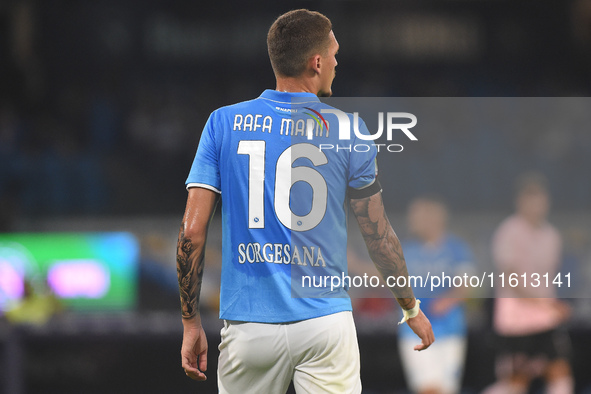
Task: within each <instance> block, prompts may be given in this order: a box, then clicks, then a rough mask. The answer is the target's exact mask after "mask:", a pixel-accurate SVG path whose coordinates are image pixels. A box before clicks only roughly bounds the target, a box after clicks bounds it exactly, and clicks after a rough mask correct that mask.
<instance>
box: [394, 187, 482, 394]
mask: <svg viewBox="0 0 591 394" xmlns="http://www.w3.org/2000/svg"><path fill="white" fill-rule="evenodd" d="M447 220H448V210H447V207H446V205H445V203H444V202H443V201H442V200H441V199H439V198H437V197H436V196H423V197H419V198H416V199H414V200H413V201H412V202H411V204H410V206H409V210H408V226H409V229H410V232H411V233H412V235H413V236H414V238H412V239H410V240H407V241H405V242H403V243H402V246H403V249H404V255H405V258H406V261H407V262H408V264H409V274H410V275H419V276H422V277H423V278H425V277H427V276H428V273H430V274H431V275H442V274H443V273H445V274H446V275H450V276H454V275H459V276H462V275H464V274H465V273H470V272H472V271H473V264H472V252H471V251H470V249H469V247H468V245H466V243H465V242H464V241H462V240H461V239H459V238H458V237H456V236H453V235H450V234H448V231H447ZM436 290H437V291H436V292H434V293H433V294H430V296H431V297H430V298H424V299H423V300H422V304H421V308H423V310H424V311H426V312H427V314H428V315H429V318H430V321H431V324H432V326H433V333H434V334H435V335H436V336H437V342H436V343H434V344H433V346H431V348H430V349H429V351H428V352H426V353H416V352H413V351H412V350H411V349H409V342H412V341H413V340H414V339H413V338H412V331H411V330H409V329H407V327H401V329H400V331H399V336H398V338H399V341H398V344H399V346H398V349H399V352H400V358H401V360H402V365H403V367H404V373H405V376H406V380H407V383H408V385H409V387H410V388H411V390H412V391H413V392H415V393H419V394H439V393H442V394H453V393H459V392H460V387H461V382H462V372H463V369H464V360H465V357H466V342H467V338H466V336H467V327H466V321H465V316H464V301H465V299H466V297H467V295H468V289H467V288H466V287H455V288H449V287H440V288H437V289H436Z"/></svg>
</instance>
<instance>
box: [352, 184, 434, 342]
mask: <svg viewBox="0 0 591 394" xmlns="http://www.w3.org/2000/svg"><path fill="white" fill-rule="evenodd" d="M351 208H352V210H353V213H354V214H355V217H356V218H357V222H358V223H359V229H360V230H361V234H362V235H363V239H364V240H365V245H366V246H367V250H368V252H369V256H370V257H371V259H372V261H373V262H374V264H375V265H376V268H377V269H378V271H379V272H380V274H381V275H382V278H384V280H386V279H387V278H388V277H394V278H397V277H399V276H404V277H406V278H408V270H407V268H406V262H405V261H404V254H403V253H402V246H401V245H400V241H399V240H398V237H397V236H396V233H394V230H393V229H392V226H391V225H390V221H389V220H388V216H387V215H386V211H385V210H384V202H383V200H382V193H381V192H378V193H376V194H374V195H373V196H370V197H366V198H360V199H351ZM406 282H407V286H406V287H391V288H390V290H391V291H392V293H393V294H394V296H395V297H396V300H397V301H398V304H400V306H401V307H402V309H406V310H408V309H412V308H414V306H415V303H416V299H415V297H414V295H413V291H412V288H411V287H410V284H408V281H406ZM408 325H409V326H410V327H411V328H412V330H413V331H414V332H415V334H417V335H418V336H419V338H421V340H422V344H420V345H417V346H415V350H424V349H426V348H428V347H429V346H430V345H431V343H433V341H434V340H435V337H434V335H433V330H432V329H431V323H429V320H428V319H427V317H426V316H425V315H424V314H423V312H422V311H420V312H419V314H418V315H417V316H416V317H414V318H411V319H409V320H408Z"/></svg>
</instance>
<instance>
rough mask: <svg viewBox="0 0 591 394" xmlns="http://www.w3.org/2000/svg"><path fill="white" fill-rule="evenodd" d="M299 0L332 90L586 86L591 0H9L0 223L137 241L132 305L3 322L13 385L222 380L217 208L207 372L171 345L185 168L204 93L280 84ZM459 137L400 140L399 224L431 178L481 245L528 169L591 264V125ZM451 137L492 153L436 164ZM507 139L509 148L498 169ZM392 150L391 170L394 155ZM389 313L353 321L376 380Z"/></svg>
mask: <svg viewBox="0 0 591 394" xmlns="http://www.w3.org/2000/svg"><path fill="white" fill-rule="evenodd" d="M302 7H303V8H309V9H313V10H318V11H321V12H323V13H325V14H326V15H327V16H329V17H330V18H331V20H332V22H333V26H334V32H335V34H336V37H337V39H338V41H339V43H340V51H339V56H338V59H339V66H338V69H337V71H338V72H337V78H336V80H335V82H334V85H333V92H334V94H335V96H398V97H424V96H428V97H438V96H465V97H488V96H494V97H505V96H511V97H530V96H535V97H546V96H548V97H554V96H581V97H586V96H589V94H590V93H591V0H560V1H546V0H539V1H514V0H465V1H464V0H454V1H451V0H436V1H413V2H408V1H396V0H395V1H363V2H362V1H352V0H351V1H346V0H325V1H291V2H277V1H248V2H200V1H186V0H167V1H160V0H143V1H139V0H117V1H108V0H95V1H74V0H43V1H42V0H37V1H35V0H0V231H2V232H4V233H19V232H55V231H67V232H86V231H119V230H122V231H128V232H131V233H133V234H134V236H136V237H137V239H138V240H139V242H140V245H141V258H140V261H139V262H138V268H137V269H138V276H137V278H138V283H139V286H138V289H139V290H138V295H137V306H136V307H134V308H132V309H130V310H128V311H124V312H120V313H104V314H100V313H99V314H97V313H93V314H90V313H87V314H84V313H83V314H80V313H75V314H74V313H68V311H67V310H66V312H65V313H64V314H62V315H60V316H59V317H57V318H55V319H52V320H50V321H49V322H48V323H46V324H44V325H41V326H39V325H37V326H34V327H31V326H24V327H20V326H19V327H14V326H12V325H10V324H8V323H6V322H2V321H0V351H1V352H2V353H0V354H2V355H4V358H3V359H2V360H3V361H0V367H1V368H0V387H2V388H4V392H5V393H7V394H13V393H14V394H20V393H58V392H59V393H177V392H178V393H180V392H191V391H198V392H216V391H215V390H216V389H215V373H214V371H215V351H216V346H217V343H218V342H217V341H219V336H217V333H216V330H217V329H218V327H219V322H218V321H217V320H216V317H215V314H216V312H215V311H216V308H217V305H216V302H217V293H216V292H217V290H216V289H217V287H216V286H217V282H216V281H217V280H218V279H216V272H217V271H216V270H217V269H218V268H216V261H217V260H219V259H218V257H219V254H218V253H219V251H218V248H219V245H220V243H221V240H220V236H219V223H217V222H216V223H214V228H215V231H217V233H215V234H217V235H214V236H212V240H211V241H210V243H211V246H210V248H209V249H210V251H208V260H209V261H210V262H209V266H211V267H212V268H211V269H210V268H209V267H208V268H207V269H208V270H209V271H208V274H209V275H210V278H212V279H211V285H210V287H211V289H207V288H206V289H204V291H205V292H206V295H208V298H207V299H209V300H210V301H208V302H209V304H210V305H209V310H210V311H211V313H210V315H209V317H211V319H210V321H209V320H208V324H210V326H211V327H212V328H211V329H210V330H209V331H208V332H209V333H211V334H210V349H211V355H210V359H211V360H213V361H212V365H211V367H210V373H209V382H208V383H205V384H202V385H197V384H193V383H192V382H190V381H188V380H187V379H186V378H185V377H184V374H183V373H182V369H181V368H180V362H179V360H178V359H179V357H178V350H179V348H180V339H181V327H180V316H179V314H178V313H177V311H178V301H177V299H178V297H177V290H176V283H175V281H176V272H175V268H174V240H175V237H176V232H177V229H178V224H179V223H180V218H181V215H182V211H183V208H184V202H185V199H186V191H185V189H184V181H185V178H186V176H187V174H188V170H189V168H190V165H191V162H192V159H193V155H194V153H195V150H196V147H197V143H198V140H199V136H200V133H201V129H202V127H203V125H204V123H205V121H206V120H207V117H208V116H209V114H210V113H211V111H213V110H214V109H216V108H218V107H220V106H222V105H227V104H231V103H234V102H238V101H242V100H246V99H250V98H254V97H256V96H258V95H259V94H260V93H261V92H262V90H264V89H266V88H274V78H273V74H272V70H271V66H270V64H269V61H268V58H267V55H266V32H267V30H268V28H269V26H270V25H271V23H272V22H273V20H274V19H275V18H276V17H277V16H278V15H280V14H281V13H283V12H285V11H287V10H289V9H294V8H302ZM451 137H452V138H443V137H441V136H440V137H439V138H435V137H433V138H427V137H425V138H424V141H425V142H424V143H423V144H420V146H419V145H417V150H416V154H415V155H414V156H410V155H407V156H404V155H399V156H396V159H395V160H396V161H397V162H396V164H395V165H396V166H399V168H405V176H404V177H401V178H400V179H399V180H398V181H397V182H391V183H388V182H386V186H385V189H389V190H385V191H386V192H387V193H388V195H389V196H391V197H390V201H389V208H390V209H391V210H392V215H393V217H394V218H396V219H397V220H393V223H394V225H395V227H396V229H397V231H398V229H399V228H400V232H401V233H402V234H404V231H405V230H404V229H403V226H404V220H403V219H402V217H401V214H402V212H403V211H404V209H405V208H406V206H407V204H408V202H409V201H410V199H411V198H412V197H413V196H415V195H417V194H419V193H422V192H424V191H425V190H424V184H425V183H429V181H430V180H436V181H437V182H436V185H437V190H436V191H437V193H439V194H440V195H442V196H444V197H445V198H446V199H447V200H448V202H449V204H450V206H451V207H452V210H453V214H454V215H455V218H454V219H453V220H452V222H453V225H454V226H453V227H454V230H455V231H456V232H457V233H459V234H460V235H464V236H465V237H466V238H467V239H468V240H469V241H470V242H471V243H472V247H473V248H474V249H475V251H476V255H477V258H478V259H481V260H487V259H489V257H488V254H489V253H488V242H489V238H490V234H491V233H492V230H493V229H494V226H495V225H496V224H497V223H498V221H499V220H500V219H501V218H502V217H503V216H505V215H506V214H508V213H509V212H510V210H511V208H512V206H511V204H512V189H511V187H510V185H511V182H512V176H513V175H517V174H518V173H519V172H521V171H523V170H528V169H532V168H533V169H537V170H541V171H542V172H544V173H545V174H546V176H548V178H549V180H550V185H551V190H552V196H553V202H554V207H555V217H554V218H555V220H556V221H557V223H558V224H559V228H561V230H564V232H565V235H568V234H570V232H572V234H573V236H572V237H573V238H572V242H571V243H570V244H569V245H571V244H573V245H574V246H573V250H576V252H577V253H579V255H580V256H579V255H577V256H579V258H580V262H581V263H582V264H583V263H585V264H588V263H589V251H590V249H589V240H590V237H589V232H590V231H591V227H590V224H589V223H590V222H589V213H590V211H589V208H590V201H591V182H589V175H588V174H589V170H590V169H591V130H570V129H569V130H552V131H545V132H543V133H541V132H540V130H536V129H532V128H524V129H523V131H522V132H521V133H519V134H516V135H508V134H499V135H495V136H494V138H491V136H490V135H487V134H486V133H476V134H474V135H469V136H456V137H457V138H453V137H454V136H451ZM458 144H460V145H458ZM458 146H463V147H466V149H468V147H469V148H470V149H472V151H471V156H470V157H471V158H472V159H473V160H474V163H477V166H478V167H477V169H480V170H481V172H479V171H474V170H473V171H469V170H467V171H447V170H448V169H449V168H450V167H449V166H447V167H446V166H444V165H439V164H438V163H444V162H447V163H449V162H450V160H451V161H453V160H454V157H453V155H452V156H450V152H453V151H454V150H453V149H455V151H456V152H457V150H458ZM507 152H511V155H513V157H514V158H516V159H515V160H512V161H511V171H510V172H507V171H504V172H502V171H499V170H497V169H498V166H497V163H498V162H499V161H503V160H505V159H506V158H507ZM423 159H424V160H423ZM380 160H381V162H380V166H381V169H384V168H386V169H387V168H389V166H394V164H393V163H392V162H391V161H389V160H392V159H391V158H381V159H380ZM467 160H469V158H468V159H467ZM417 163H419V164H417ZM421 163H422V164H421ZM483 172H485V173H487V174H488V175H489V176H486V177H483V176H482V173H483ZM393 176H395V175H393ZM417 180H421V181H420V182H419V181H417ZM458 185H460V186H463V187H464V188H465V189H462V190H461V191H458ZM401 190H402V191H401ZM429 191H432V190H429ZM397 223H398V227H397V226H396V224H397ZM573 223H574V224H573ZM216 226H217V227H216ZM567 233H568V234H567ZM567 241H568V240H567ZM487 305H488V304H487V302H481V303H479V304H478V305H476V306H474V307H473V309H475V310H477V311H476V312H475V315H474V316H476V318H474V320H475V321H477V322H476V323H474V324H473V330H472V332H471V340H473V341H476V343H479V346H480V347H481V349H480V353H478V352H476V350H474V349H475V348H474V346H472V347H471V348H470V353H469V356H468V357H469V359H468V360H469V362H468V365H469V368H468V370H467V372H466V377H465V391H466V392H478V390H480V389H482V387H484V386H485V385H487V384H488V383H490V382H491V381H492V380H493V378H494V371H493V349H492V348H491V347H492V345H490V343H489V342H490V341H489V339H490V338H489V331H488V330H487V327H488V326H487V320H486V319H487V316H488V314H487V312H486V311H487ZM581 308H582V310H583V309H584V306H581ZM370 315H371V314H370ZM580 316H581V317H580V318H579V320H577V321H575V323H573V325H572V332H573V336H574V337H575V338H577V341H578V342H577V344H578V346H579V348H580V349H583V350H585V351H589V350H591V343H590V341H589V339H587V338H588V327H589V322H590V321H591V320H590V319H589V311H588V308H587V309H584V312H581V314H580ZM394 318H395V316H390V317H388V318H375V319H374V320H372V318H371V316H370V317H367V316H366V317H365V318H364V319H366V320H364V321H362V322H360V323H358V324H359V327H360V342H361V349H362V365H363V369H364V370H363V374H364V387H365V390H366V391H367V392H368V393H372V392H375V393H391V392H404V387H405V385H404V380H403V377H402V373H401V370H400V366H399V361H398V360H397V353H396V351H395V340H394V338H395V337H394V335H395V332H394V330H392V329H391V328H389V327H390V324H391V325H393V322H394ZM0 319H1V317H0ZM384 343H387V344H388V345H384ZM471 343H473V342H471ZM388 346H390V347H391V348H388ZM585 351H581V352H579V353H578V356H577V357H580V359H577V363H576V367H575V373H577V376H576V377H577V379H578V380H577V382H578V388H579V390H580V392H584V391H583V390H585V387H586V385H587V384H589V378H588V377H584V374H582V373H581V374H579V371H583V370H584V368H585V367H586V366H588V365H589V364H588V360H589V359H588V356H587V355H585ZM475 352H476V353H475ZM208 390H209V391H208Z"/></svg>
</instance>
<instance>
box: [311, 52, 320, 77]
mask: <svg viewBox="0 0 591 394" xmlns="http://www.w3.org/2000/svg"><path fill="white" fill-rule="evenodd" d="M321 64H322V56H320V55H319V54H317V55H314V56H312V57H311V58H310V59H309V60H308V66H309V67H310V69H312V71H314V73H315V74H320V67H321Z"/></svg>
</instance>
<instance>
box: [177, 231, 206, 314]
mask: <svg viewBox="0 0 591 394" xmlns="http://www.w3.org/2000/svg"><path fill="white" fill-rule="evenodd" d="M184 228H185V223H183V224H182V225H181V229H180V231H179V239H178V244H177V251H176V272H177V276H178V280H179V289H180V293H181V312H182V316H183V319H190V318H192V317H195V316H196V315H197V313H198V311H199V294H200V292H201V281H202V279H203V261H204V259H203V257H204V251H205V244H203V245H194V243H193V241H191V239H190V238H188V237H186V236H185V231H184Z"/></svg>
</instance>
